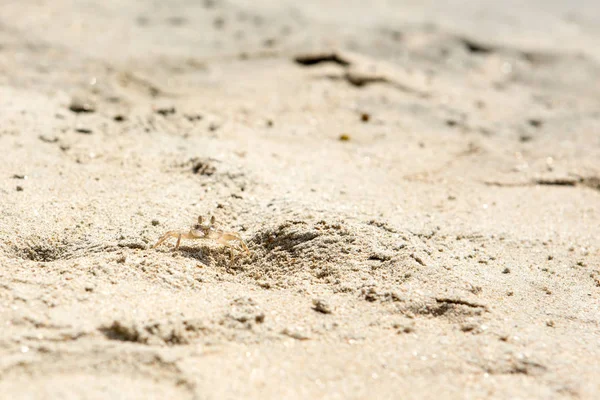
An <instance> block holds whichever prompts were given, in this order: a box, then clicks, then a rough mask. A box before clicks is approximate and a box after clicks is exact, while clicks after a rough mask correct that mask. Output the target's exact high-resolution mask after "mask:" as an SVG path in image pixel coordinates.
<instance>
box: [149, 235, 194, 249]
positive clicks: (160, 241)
mask: <svg viewBox="0 0 600 400" xmlns="http://www.w3.org/2000/svg"><path fill="white" fill-rule="evenodd" d="M170 237H176V238H177V244H176V245H175V250H177V249H178V248H179V244H180V243H181V239H182V238H183V239H193V238H194V237H193V236H192V235H190V233H189V232H181V231H169V232H167V233H165V234H164V235H162V236H161V238H160V239H158V242H156V244H155V245H154V246H152V248H153V249H155V248H157V247H158V246H160V244H161V243H162V242H164V241H165V240H167V239H168V238H170Z"/></svg>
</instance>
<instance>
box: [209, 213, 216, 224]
mask: <svg viewBox="0 0 600 400" xmlns="http://www.w3.org/2000/svg"><path fill="white" fill-rule="evenodd" d="M210 224H211V225H214V224H215V216H214V215H213V216H212V217H210Z"/></svg>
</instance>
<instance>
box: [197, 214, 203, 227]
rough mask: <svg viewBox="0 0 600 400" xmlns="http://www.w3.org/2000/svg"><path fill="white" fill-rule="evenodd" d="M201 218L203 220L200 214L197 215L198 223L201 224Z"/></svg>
mask: <svg viewBox="0 0 600 400" xmlns="http://www.w3.org/2000/svg"><path fill="white" fill-rule="evenodd" d="M202 220H203V218H202V215H199V216H198V225H202Z"/></svg>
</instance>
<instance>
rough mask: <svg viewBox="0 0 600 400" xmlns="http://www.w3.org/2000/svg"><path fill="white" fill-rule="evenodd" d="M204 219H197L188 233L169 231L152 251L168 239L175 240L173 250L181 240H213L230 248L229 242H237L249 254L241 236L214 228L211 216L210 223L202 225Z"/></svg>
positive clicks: (200, 217)
mask: <svg viewBox="0 0 600 400" xmlns="http://www.w3.org/2000/svg"><path fill="white" fill-rule="evenodd" d="M203 221H204V218H202V216H199V217H198V223H197V224H196V225H194V226H192V227H191V229H190V230H189V231H169V232H167V233H165V234H164V235H162V236H161V237H160V239H158V242H156V244H155V245H154V246H152V248H153V249H155V248H156V247H158V246H159V245H160V244H161V243H162V242H164V241H165V240H167V239H168V238H170V237H175V238H177V244H175V250H177V249H179V243H180V242H181V239H211V240H215V241H216V242H217V243H220V244H223V245H227V246H230V242H238V243H239V244H240V245H241V246H242V248H243V249H244V250H245V251H246V253H249V252H250V250H248V246H246V243H245V242H244V241H243V240H242V238H241V236H240V235H239V234H237V233H235V232H225V231H223V230H221V229H217V228H215V217H214V216H212V217H211V218H210V222H209V223H208V224H205V223H203Z"/></svg>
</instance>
